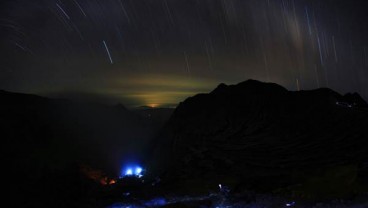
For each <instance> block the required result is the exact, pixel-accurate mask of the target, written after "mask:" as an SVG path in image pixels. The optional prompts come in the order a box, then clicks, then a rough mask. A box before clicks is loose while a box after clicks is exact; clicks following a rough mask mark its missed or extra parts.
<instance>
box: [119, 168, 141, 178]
mask: <svg viewBox="0 0 368 208" xmlns="http://www.w3.org/2000/svg"><path fill="white" fill-rule="evenodd" d="M143 172H144V170H143V168H142V167H141V166H139V165H129V166H126V167H124V168H123V169H122V171H121V175H120V178H124V177H132V176H134V177H138V178H141V177H143Z"/></svg>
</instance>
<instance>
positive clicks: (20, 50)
mask: <svg viewBox="0 0 368 208" xmlns="http://www.w3.org/2000/svg"><path fill="white" fill-rule="evenodd" d="M367 4H368V3H367V2H366V1H364V0H354V1H349V0H324V1H320V0H104V1H102V0H48V1H46V0H32V1H29V0H12V1H10V0H5V1H1V3H0V5H1V6H0V10H1V12H0V28H1V32H0V35H1V40H0V44H1V45H0V46H1V49H0V53H1V57H2V58H1V61H0V64H1V68H2V70H1V72H0V88H1V89H4V90H9V91H16V92H26V93H34V94H40V95H49V96H59V95H63V96H64V97H68V96H70V95H71V94H73V95H75V94H78V95H79V97H80V98H83V97H88V96H92V97H96V98H98V97H108V98H109V100H111V101H112V102H122V103H124V104H126V105H128V106H139V105H150V104H153V102H154V103H155V104H157V105H159V106H160V105H161V106H165V105H176V104H177V103H179V102H180V101H182V100H183V99H185V98H186V97H188V96H191V95H194V94H196V93H200V92H208V91H210V90H211V89H212V88H214V87H215V86H216V85H217V84H219V83H221V82H224V83H228V84H232V83H237V82H240V81H244V80H246V79H258V80H261V81H267V82H276V83H278V84H281V85H283V86H285V87H287V88H288V89H290V90H307V89H315V88H319V87H329V88H332V89H334V90H336V91H338V92H340V93H347V92H358V93H360V94H361V95H362V96H363V97H364V98H365V99H368V54H367V46H368V42H367V38H366V37H368V24H367V21H368V14H367V12H366V10H367V8H368V5H367ZM158 80H159V81H158ZM195 87H197V88H195Z"/></svg>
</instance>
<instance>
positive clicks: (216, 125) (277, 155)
mask: <svg viewBox="0 0 368 208" xmlns="http://www.w3.org/2000/svg"><path fill="white" fill-rule="evenodd" d="M367 106H368V105H367V103H366V102H365V101H364V100H363V99H362V98H361V97H360V96H359V95H358V94H356V93H355V94H347V95H345V96H342V95H340V94H338V93H337V92H334V91H332V90H330V89H317V90H311V91H298V92H292V91H288V90H286V89H285V88H283V87H281V86H279V85H277V84H273V83H262V82H259V81H255V80H248V81H245V82H242V83H239V84H237V85H230V86H228V85H225V84H220V85H219V86H218V87H217V88H216V89H215V90H213V91H212V92H210V93H208V94H198V95H196V96H194V97H190V98H188V99H186V100H185V101H184V102H182V103H180V105H179V106H178V107H177V109H176V110H175V112H174V113H173V115H172V117H171V118H170V120H169V121H168V123H167V125H166V126H165V128H164V129H163V131H162V132H161V134H160V135H159V137H158V138H157V139H156V140H155V153H154V155H155V157H154V158H155V160H154V161H155V162H154V163H153V164H154V165H153V167H154V168H158V169H160V170H158V171H161V173H162V172H165V173H166V176H167V177H169V178H178V177H179V178H182V179H193V178H202V179H203V180H207V179H209V178H210V176H214V178H223V180H225V178H226V177H228V176H235V177H234V178H239V177H240V178H242V177H243V178H246V179H244V180H245V181H248V183H251V182H250V181H252V183H253V185H255V186H257V185H259V186H261V185H260V183H262V184H263V185H265V184H266V183H269V181H278V182H279V181H284V179H283V180H278V179H275V178H279V177H284V178H286V182H285V183H290V184H292V183H294V182H295V181H294V182H293V181H292V180H294V178H295V177H296V176H295V175H297V174H295V175H293V172H296V171H299V173H300V174H302V173H301V172H303V171H304V170H308V171H311V170H312V171H313V170H315V171H317V170H322V169H326V168H327V169H328V168H334V167H342V166H343V167H346V166H349V165H353V166H354V167H355V166H357V167H358V166H359V167H360V165H361V164H362V163H364V162H365V161H367V157H368V128H367V127H368V109H367ZM260 178H262V179H260ZM265 178H266V179H265ZM260 180H261V181H263V182H260ZM265 181H267V182H265ZM297 182H300V181H297ZM255 183H259V184H255ZM295 183H296V182H295Z"/></svg>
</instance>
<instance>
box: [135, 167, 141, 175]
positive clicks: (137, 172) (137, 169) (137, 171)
mask: <svg viewBox="0 0 368 208" xmlns="http://www.w3.org/2000/svg"><path fill="white" fill-rule="evenodd" d="M141 173H142V168H140V167H137V168H135V172H134V174H135V175H140V174H141Z"/></svg>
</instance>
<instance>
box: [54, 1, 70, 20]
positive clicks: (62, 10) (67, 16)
mask: <svg viewBox="0 0 368 208" xmlns="http://www.w3.org/2000/svg"><path fill="white" fill-rule="evenodd" d="M56 6H57V7H59V9H60V10H61V12H63V14H64V15H65V16H66V18H68V20H70V17H69V15H68V14H67V13H66V12H65V11H64V9H63V8H61V6H60V5H59V4H58V3H56Z"/></svg>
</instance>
